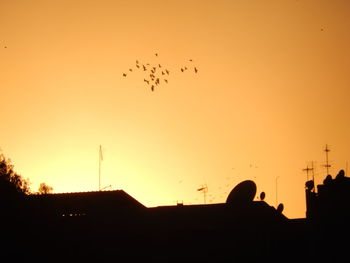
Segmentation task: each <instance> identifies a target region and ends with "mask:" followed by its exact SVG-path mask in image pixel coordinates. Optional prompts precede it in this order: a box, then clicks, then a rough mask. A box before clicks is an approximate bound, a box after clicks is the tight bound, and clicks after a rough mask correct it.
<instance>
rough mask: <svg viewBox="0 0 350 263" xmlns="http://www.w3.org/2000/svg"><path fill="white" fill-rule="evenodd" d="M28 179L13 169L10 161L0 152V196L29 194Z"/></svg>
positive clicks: (9, 196) (8, 196)
mask: <svg viewBox="0 0 350 263" xmlns="http://www.w3.org/2000/svg"><path fill="white" fill-rule="evenodd" d="M29 193H30V188H29V181H28V180H25V179H23V178H22V176H21V175H19V174H17V173H16V172H15V171H14V170H13V165H12V164H11V161H10V160H9V159H7V158H6V157H5V156H4V155H3V154H0V198H1V199H3V198H5V199H7V198H11V197H15V196H20V195H24V194H29Z"/></svg>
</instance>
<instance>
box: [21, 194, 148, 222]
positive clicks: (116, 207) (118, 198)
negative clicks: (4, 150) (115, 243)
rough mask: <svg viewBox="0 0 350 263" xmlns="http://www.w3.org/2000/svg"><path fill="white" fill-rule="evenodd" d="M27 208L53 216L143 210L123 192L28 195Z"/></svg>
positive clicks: (108, 213) (141, 205)
mask: <svg viewBox="0 0 350 263" xmlns="http://www.w3.org/2000/svg"><path fill="white" fill-rule="evenodd" d="M27 200H28V207H29V208H30V209H31V211H32V212H35V213H37V214H45V215H54V216H86V215H113V214H118V213H120V212H123V213H125V212H132V211H135V210H139V209H145V206H144V205H143V204H141V203H140V202H138V201H137V200H136V199H134V198H133V197H131V196H130V195H129V194H127V193H126V192H124V191H123V190H114V191H94V192H75V193H58V194H36V195H28V196H27Z"/></svg>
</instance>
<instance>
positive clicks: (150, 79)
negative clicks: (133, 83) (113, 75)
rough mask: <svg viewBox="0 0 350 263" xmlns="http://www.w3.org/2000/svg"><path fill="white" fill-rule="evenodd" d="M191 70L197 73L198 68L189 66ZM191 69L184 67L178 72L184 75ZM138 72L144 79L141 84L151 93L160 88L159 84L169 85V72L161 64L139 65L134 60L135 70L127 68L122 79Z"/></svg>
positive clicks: (190, 60)
mask: <svg viewBox="0 0 350 263" xmlns="http://www.w3.org/2000/svg"><path fill="white" fill-rule="evenodd" d="M154 55H155V56H156V57H158V53H155V54H154ZM189 62H191V63H192V62H193V60H192V59H189ZM191 67H192V68H193V71H194V73H197V72H198V68H197V67H196V66H193V65H191ZM191 67H187V66H184V67H182V68H180V71H181V72H182V73H184V72H185V71H187V70H189V69H190V68H191ZM134 70H135V71H136V70H140V71H141V72H144V74H145V77H144V79H143V82H144V83H145V84H147V85H148V86H149V87H150V88H151V91H154V89H155V87H156V86H160V85H161V84H168V83H169V80H168V78H169V75H170V71H169V69H167V68H166V67H163V66H162V65H161V64H159V63H156V64H154V65H151V64H150V63H145V64H144V63H140V62H139V61H138V60H136V63H135V68H129V72H128V73H123V77H127V76H128V74H131V73H132V72H133V71H134Z"/></svg>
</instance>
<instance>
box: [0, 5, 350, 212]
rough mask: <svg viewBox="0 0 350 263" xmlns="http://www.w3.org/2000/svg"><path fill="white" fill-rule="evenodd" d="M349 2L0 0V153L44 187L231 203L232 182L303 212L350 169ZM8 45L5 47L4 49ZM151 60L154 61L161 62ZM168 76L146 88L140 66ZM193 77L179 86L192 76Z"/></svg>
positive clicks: (150, 202)
mask: <svg viewBox="0 0 350 263" xmlns="http://www.w3.org/2000/svg"><path fill="white" fill-rule="evenodd" d="M349 11H350V3H349V1H345V0H344V1H302V0H299V1H279V0H276V1H258V0H257V1H246V0H245V1H243V0H242V1H188V0H187V1H179V0H176V1H153V0H150V1H107V0H102V1H101V0H98V1H97V0H96V1H93V0H90V1H87V0H84V1H83V0H81V1H71V0H69V1H68V0H62V1H39V0H38V1H36V0H32V1H24V0H23V1H14V0H1V1H0V89H1V97H0V98H1V103H0V112H1V113H2V114H1V119H2V122H1V123H2V125H1V129H0V147H1V149H2V152H3V153H4V154H5V155H6V156H7V157H9V158H11V159H12V162H13V164H14V165H15V170H16V171H17V172H19V173H20V174H21V175H22V176H23V177H25V178H29V180H30V181H31V183H32V184H31V188H32V189H33V190H37V189H38V186H39V184H40V183H41V182H46V183H47V184H49V185H51V186H52V187H53V188H54V191H55V192H69V191H89V190H97V188H98V149H99V145H100V144H101V145H102V147H103V149H104V151H103V153H104V160H103V162H102V181H101V184H102V186H107V185H112V188H113V189H123V190H125V191H126V192H128V193H129V194H131V195H132V196H134V197H135V198H136V199H138V200H139V201H140V202H141V203H143V204H145V205H147V206H155V205H172V204H176V202H177V201H183V202H184V203H185V204H197V203H203V196H202V195H201V194H200V193H199V192H197V191H196V189H197V188H199V187H200V186H201V185H202V184H204V183H206V184H207V185H208V188H209V192H208V199H207V201H208V202H209V203H216V202H224V201H225V200H226V197H227V195H228V193H229V191H230V190H231V189H232V188H233V187H234V186H235V185H236V184H237V183H239V182H241V181H242V180H245V179H252V180H254V181H255V182H256V183H257V187H258V193H259V192H260V191H265V192H266V201H267V202H268V203H269V204H271V205H275V202H276V178H277V176H279V177H278V181H277V182H278V202H282V203H284V206H285V210H284V213H285V214H286V215H287V216H288V217H291V218H294V217H304V216H305V194H304V183H305V180H306V174H305V173H304V172H303V171H302V169H303V168H305V167H306V165H308V164H310V161H315V168H316V180H317V181H316V183H317V182H318V183H320V182H321V181H322V180H323V178H324V175H325V169H324V168H322V165H323V164H324V161H325V155H324V152H323V148H324V146H325V145H326V143H327V144H329V145H330V148H331V150H332V151H331V152H330V160H331V164H332V168H331V173H332V174H333V175H335V174H336V173H337V172H338V170H339V169H346V163H347V162H348V161H350V155H349V150H350V141H349V140H348V135H349V134H350V122H349V121H350V120H349V119H350V117H349V113H350V109H349V107H348V101H349V96H350V89H349V87H350V85H349V84H350V77H349V76H350V50H349V47H350V34H349V29H350V17H349ZM5 46H6V47H7V48H5ZM155 52H158V54H159V56H158V57H155V56H154V53H155ZM136 59H138V60H140V61H142V62H145V63H146V62H149V63H158V62H159V63H161V64H163V65H165V66H167V67H168V68H169V70H170V71H171V75H170V76H169V84H168V85H162V86H161V87H159V88H157V89H156V90H155V91H154V92H151V90H150V89H149V87H147V85H146V84H145V83H144V82H143V77H144V76H143V75H142V74H141V73H134V74H129V75H128V77H126V78H124V77H122V73H123V72H126V71H127V69H128V68H129V67H134V65H135V60H136ZM189 59H193V64H194V65H196V66H197V67H198V69H199V72H198V74H194V73H186V74H183V73H181V71H180V68H181V67H182V66H184V65H189V64H188V63H189V62H188V60H189Z"/></svg>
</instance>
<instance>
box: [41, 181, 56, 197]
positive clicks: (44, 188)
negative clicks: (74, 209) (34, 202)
mask: <svg viewBox="0 0 350 263" xmlns="http://www.w3.org/2000/svg"><path fill="white" fill-rule="evenodd" d="M52 190H53V188H52V187H51V186H49V185H47V184H45V183H41V184H40V186H39V191H38V192H39V194H41V195H42V194H49V193H51V192H52Z"/></svg>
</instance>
